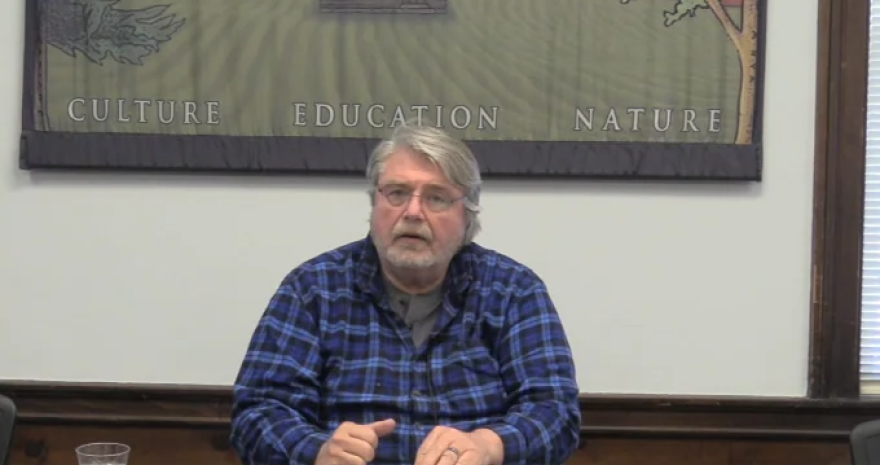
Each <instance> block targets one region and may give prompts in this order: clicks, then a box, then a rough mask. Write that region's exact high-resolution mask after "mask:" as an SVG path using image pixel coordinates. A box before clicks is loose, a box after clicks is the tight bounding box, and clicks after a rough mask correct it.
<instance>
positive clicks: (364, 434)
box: [315, 419, 397, 465]
mask: <svg viewBox="0 0 880 465" xmlns="http://www.w3.org/2000/svg"><path fill="white" fill-rule="evenodd" d="M395 426H397V424H396V423H395V422H394V420H392V419H388V420H382V421H377V422H374V423H370V424H367V425H359V424H357V423H352V422H350V421H347V422H345V423H342V424H341V425H339V427H338V428H336V431H334V432H333V436H331V437H330V439H329V440H328V441H327V442H325V443H324V445H323V446H321V451H320V452H318V458H317V459H316V460H315V465H365V464H367V463H370V462H372V461H373V458H375V456H376V448H377V447H379V438H381V437H384V436H387V435H388V434H390V433H391V432H392V431H394V427H395Z"/></svg>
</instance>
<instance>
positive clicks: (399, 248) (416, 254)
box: [370, 222, 464, 270]
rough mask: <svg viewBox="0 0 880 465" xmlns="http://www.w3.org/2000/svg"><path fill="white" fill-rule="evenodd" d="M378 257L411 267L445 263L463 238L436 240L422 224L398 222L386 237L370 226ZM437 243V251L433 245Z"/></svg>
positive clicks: (411, 268) (406, 267)
mask: <svg viewBox="0 0 880 465" xmlns="http://www.w3.org/2000/svg"><path fill="white" fill-rule="evenodd" d="M370 235H371V237H372V238H373V244H374V245H375V246H376V249H377V250H378V251H379V256H380V257H382V258H383V259H384V260H385V261H387V262H388V263H389V264H390V265H392V266H394V267H396V268H401V269H410V270H423V269H428V268H432V267H435V266H437V265H440V264H444V263H447V262H449V261H451V260H452V257H453V256H454V255H455V253H456V252H457V251H458V249H459V247H460V245H461V242H462V240H463V238H464V233H463V232H462V234H461V235H460V236H459V237H453V238H451V239H452V240H450V242H449V244H448V245H444V244H438V243H437V242H435V238H434V234H433V233H432V232H431V229H430V228H428V226H427V224H425V223H420V224H418V223H415V224H414V223H411V222H410V223H406V222H400V223H398V224H397V225H395V226H394V229H392V230H391V234H390V235H389V238H388V239H384V238H383V236H381V235H380V234H376V231H375V228H373V230H372V233H371V234H370ZM437 245H439V246H440V247H439V250H435V246H437Z"/></svg>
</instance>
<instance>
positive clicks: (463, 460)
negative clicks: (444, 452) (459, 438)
mask: <svg viewBox="0 0 880 465" xmlns="http://www.w3.org/2000/svg"><path fill="white" fill-rule="evenodd" d="M460 452H461V455H460V456H458V461H457V462H455V463H456V465H477V464H479V463H480V454H478V453H477V451H476V449H466V450H463V451H460Z"/></svg>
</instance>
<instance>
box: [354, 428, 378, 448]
mask: <svg viewBox="0 0 880 465" xmlns="http://www.w3.org/2000/svg"><path fill="white" fill-rule="evenodd" d="M348 435H349V437H350V438H353V439H355V440H359V441H363V442H365V443H367V444H369V445H370V447H372V448H373V449H375V448H377V447H379V435H377V434H376V432H375V431H374V430H373V429H372V428H370V427H367V426H361V427H358V428H352V429H351V430H349V431H348Z"/></svg>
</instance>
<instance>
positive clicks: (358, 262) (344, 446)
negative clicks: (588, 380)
mask: <svg viewBox="0 0 880 465" xmlns="http://www.w3.org/2000/svg"><path fill="white" fill-rule="evenodd" d="M367 177H368V180H369V182H370V186H371V188H370V201H371V205H372V213H371V219H370V233H369V235H368V237H367V238H366V239H363V240H359V241H357V242H354V243H351V244H348V245H344V246H342V247H340V248H337V249H335V250H331V251H329V252H326V253H324V254H322V255H319V256H317V257H315V258H312V259H311V260H309V261H307V262H305V263H303V264H301V265H300V266H299V267H297V268H295V269H294V270H293V271H291V272H290V273H289V274H288V275H287V276H286V277H285V279H284V280H283V282H282V283H281V285H280V287H279V288H278V290H277V292H276V294H275V295H274V296H273V298H272V299H271V302H270V303H269V306H268V308H267V309H266V310H265V313H264V314H263V316H262V318H261V319H260V321H259V323H258V326H257V328H256V331H255V333H254V335H253V338H252V340H251V342H250V345H249V347H248V352H247V355H246V356H245V358H244V361H243V364H242V366H241V371H240V373H239V375H238V378H237V380H236V383H235V388H234V405H233V411H232V435H231V440H232V444H233V445H234V447H235V449H236V451H237V452H238V454H239V456H240V457H241V459H242V461H243V462H244V463H245V464H246V465H364V464H368V463H375V464H389V465H502V464H504V465H507V464H511V465H514V464H515V465H526V464H528V465H533V464H534V465H561V464H562V463H563V462H565V461H566V460H567V458H568V457H569V456H570V455H571V454H572V452H573V451H574V449H575V447H576V446H577V443H578V438H579V430H580V410H579V407H578V400H577V396H578V386H577V383H576V379H575V367H574V363H573V361H572V354H571V349H570V346H569V343H568V340H567V338H566V334H565V332H564V331H563V328H562V324H561V323H560V319H559V316H558V314H557V312H556V310H555V308H554V306H553V303H552V301H551V299H550V296H549V295H548V291H547V288H546V287H545V286H544V284H543V282H542V281H541V280H540V279H539V278H538V277H537V276H536V275H535V273H533V272H532V271H531V270H530V269H529V268H527V267H525V266H523V265H521V264H519V263H517V262H515V261H514V260H512V259H511V258H508V257H506V256H504V255H502V254H500V253H498V252H495V251H492V250H489V249H486V248H483V247H481V246H479V245H477V244H475V243H474V242H473V239H474V237H475V236H476V234H477V233H478V232H479V230H480V222H479V219H478V216H477V215H478V213H479V195H480V186H481V180H480V172H479V168H478V166H477V163H476V161H475V159H474V156H473V154H472V153H471V151H470V150H469V149H468V148H467V147H466V146H465V145H464V144H463V143H461V142H460V141H457V140H455V139H453V138H452V137H450V136H449V135H447V134H446V133H444V132H442V131H441V130H439V129H436V128H432V127H428V126H418V125H405V126H401V127H400V128H398V129H397V130H396V131H395V132H394V134H393V135H392V136H391V137H390V139H388V140H386V141H384V142H382V143H380V144H379V145H378V146H377V147H376V149H375V150H374V152H373V153H372V154H371V157H370V160H369V163H368V168H367Z"/></svg>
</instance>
